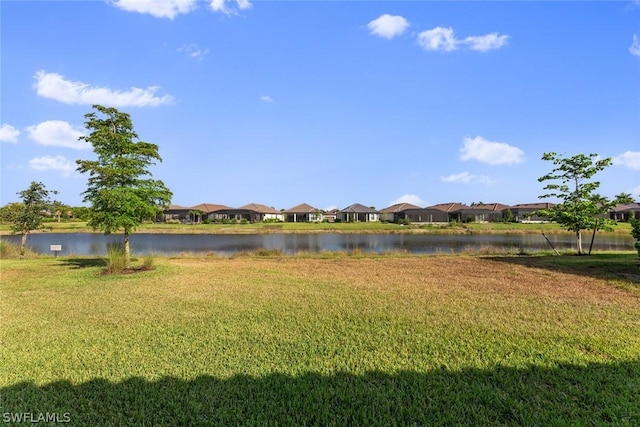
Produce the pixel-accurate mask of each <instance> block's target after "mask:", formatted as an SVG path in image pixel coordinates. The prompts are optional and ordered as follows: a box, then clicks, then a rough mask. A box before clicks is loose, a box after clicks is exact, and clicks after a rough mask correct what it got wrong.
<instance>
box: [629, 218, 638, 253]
mask: <svg viewBox="0 0 640 427" xmlns="http://www.w3.org/2000/svg"><path fill="white" fill-rule="evenodd" d="M629 221H630V222H631V235H632V236H633V238H634V239H636V242H635V243H634V247H635V248H636V250H637V251H638V257H640V219H636V218H631V219H630V220H629Z"/></svg>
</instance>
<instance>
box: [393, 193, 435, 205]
mask: <svg viewBox="0 0 640 427" xmlns="http://www.w3.org/2000/svg"><path fill="white" fill-rule="evenodd" d="M399 203H411V204H412V205H416V206H426V205H427V202H425V201H424V200H422V199H421V198H420V196H416V195H415V194H405V195H404V196H400V197H398V198H397V199H396V200H394V201H392V202H391V203H389V205H390V206H391V205H397V204H399Z"/></svg>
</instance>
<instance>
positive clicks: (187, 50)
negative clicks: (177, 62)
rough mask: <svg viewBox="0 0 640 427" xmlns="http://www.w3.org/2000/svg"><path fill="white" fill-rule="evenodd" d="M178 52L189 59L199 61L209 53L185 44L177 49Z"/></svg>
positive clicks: (195, 46) (207, 50)
mask: <svg viewBox="0 0 640 427" xmlns="http://www.w3.org/2000/svg"><path fill="white" fill-rule="evenodd" d="M178 52H182V53H184V54H185V55H187V56H188V57H190V58H195V59H201V58H203V57H204V56H205V55H207V54H208V53H209V49H206V48H204V49H203V48H200V47H198V45H195V44H185V45H182V46H181V47H180V48H178Z"/></svg>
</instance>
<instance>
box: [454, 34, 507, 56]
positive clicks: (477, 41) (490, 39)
mask: <svg viewBox="0 0 640 427" xmlns="http://www.w3.org/2000/svg"><path fill="white" fill-rule="evenodd" d="M508 39H509V36H506V35H498V33H491V34H487V35H484V36H470V37H467V38H466V39H464V44H466V45H468V46H469V48H470V49H472V50H477V51H479V52H487V51H489V50H493V49H500V48H501V47H502V46H504V45H505V44H507V40H508Z"/></svg>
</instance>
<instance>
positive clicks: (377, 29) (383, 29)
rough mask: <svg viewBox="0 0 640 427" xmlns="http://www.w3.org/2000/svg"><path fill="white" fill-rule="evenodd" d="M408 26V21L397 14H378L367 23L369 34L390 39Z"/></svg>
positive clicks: (401, 32)
mask: <svg viewBox="0 0 640 427" xmlns="http://www.w3.org/2000/svg"><path fill="white" fill-rule="evenodd" d="M408 27H409V21H407V20H406V19H405V18H404V17H402V16H399V15H389V14H384V15H380V16H379V17H378V18H376V19H374V20H373V21H371V22H369V23H368V24H367V28H368V29H369V32H370V34H372V35H376V36H380V37H382V38H385V39H392V38H394V37H396V36H399V35H401V34H403V33H404V32H405V31H406V29H407V28H408Z"/></svg>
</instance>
